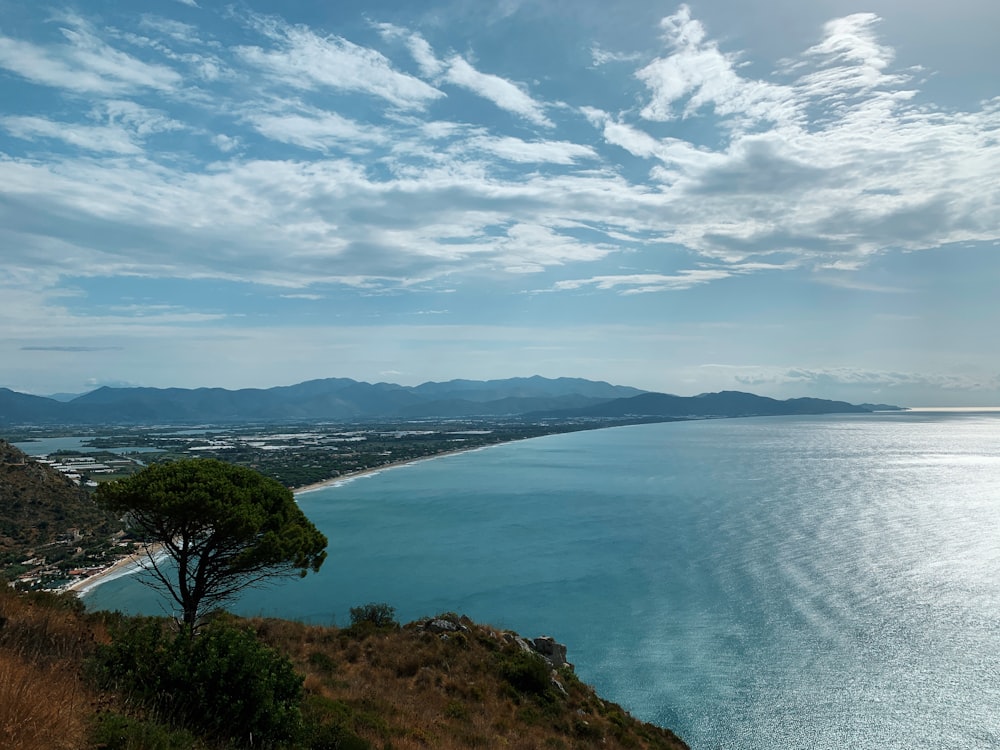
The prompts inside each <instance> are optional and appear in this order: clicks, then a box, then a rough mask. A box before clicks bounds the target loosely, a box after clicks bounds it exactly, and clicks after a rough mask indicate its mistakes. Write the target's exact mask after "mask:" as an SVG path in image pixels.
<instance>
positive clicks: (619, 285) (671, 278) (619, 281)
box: [554, 268, 732, 294]
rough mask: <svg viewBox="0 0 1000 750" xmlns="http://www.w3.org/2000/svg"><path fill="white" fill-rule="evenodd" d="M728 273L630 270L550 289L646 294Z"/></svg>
mask: <svg viewBox="0 0 1000 750" xmlns="http://www.w3.org/2000/svg"><path fill="white" fill-rule="evenodd" d="M729 276H732V273H731V272H730V271H728V270H726V269H722V268H711V269H710V268H701V269H686V270H683V271H679V272H678V273H676V274H659V273H633V274H621V275H617V276H594V277H592V278H589V279H572V280H567V281H560V282H557V283H556V285H555V287H554V289H555V290H556V291H572V290H576V289H582V288H584V287H594V288H596V289H605V290H621V292H620V293H621V294H646V293H649V292H665V291H677V290H682V289H690V288H691V287H694V286H698V285H699V284H707V283H709V282H711V281H718V280H719V279H725V278H728V277H729Z"/></svg>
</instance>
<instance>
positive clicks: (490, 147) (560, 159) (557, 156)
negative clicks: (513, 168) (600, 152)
mask: <svg viewBox="0 0 1000 750" xmlns="http://www.w3.org/2000/svg"><path fill="white" fill-rule="evenodd" d="M467 145H468V146H469V147H471V148H473V149H476V150H479V151H485V152H488V153H491V154H493V155H495V156H499V157H500V158H502V159H506V160H508V161H512V162H517V163H521V164H532V163H539V162H547V163H549V164H575V163H576V162H577V161H579V160H581V159H597V158H598V156H597V153H596V152H595V151H594V149H592V148H591V147H590V146H581V145H580V144H577V143H569V142H567V141H525V140H522V139H520V138H513V137H510V136H507V137H499V136H478V137H475V138H471V139H469V141H468V142H467Z"/></svg>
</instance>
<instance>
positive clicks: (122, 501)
mask: <svg viewBox="0 0 1000 750" xmlns="http://www.w3.org/2000/svg"><path fill="white" fill-rule="evenodd" d="M96 498H97V501H98V502H99V503H100V504H101V505H103V506H104V507H106V508H108V509H110V510H113V511H116V512H119V513H124V514H127V515H128V516H129V517H130V518H131V519H132V521H133V523H135V525H136V526H138V527H139V528H141V529H142V530H143V531H144V532H145V533H146V534H147V535H148V537H149V538H151V539H152V540H154V541H155V542H157V543H158V544H159V545H160V548H161V549H162V551H163V552H165V553H166V556H167V557H168V558H169V560H170V561H172V562H173V565H170V564H164V563H165V560H164V559H163V558H162V557H160V556H158V555H157V554H155V553H152V552H151V553H150V555H149V561H150V566H149V567H150V571H151V573H152V575H153V577H154V579H155V582H156V583H157V584H158V585H161V586H162V587H163V588H164V589H165V590H166V592H167V593H168V594H169V595H170V597H171V598H172V599H173V600H174V601H175V602H176V603H177V604H178V605H179V606H180V608H181V612H182V614H183V621H184V624H185V625H186V626H187V627H188V628H191V629H192V630H193V628H194V627H195V625H196V623H197V621H198V618H199V617H200V616H201V614H203V613H204V611H205V610H207V609H210V608H212V607H215V606H218V605H219V604H221V603H222V602H224V601H225V600H227V599H229V598H231V597H233V596H234V595H235V594H236V593H238V592H239V591H241V590H243V589H245V588H247V587H248V586H253V585H255V584H258V583H262V582H265V581H266V580H268V579H272V578H275V577H279V576H287V575H299V576H305V575H306V574H307V573H308V572H309V571H310V570H312V571H319V569H320V566H321V565H322V564H323V560H324V559H326V544H327V540H326V537H325V536H324V535H323V534H322V533H321V532H320V531H319V530H318V529H317V528H316V527H315V526H314V525H313V524H312V522H310V521H309V519H308V518H306V516H305V514H304V513H303V512H302V511H301V510H300V509H299V506H298V505H297V504H296V502H295V498H294V496H293V495H292V492H291V490H289V489H288V488H287V487H284V486H283V485H281V484H280V483H279V482H277V481H275V480H274V479H270V478H268V477H265V476H263V475H262V474H260V473H258V472H256V471H254V470H252V469H248V468H244V467H242V466H235V465H233V464H227V463H224V462H222V461H217V460H215V459H207V458H198V459H189V460H183V461H174V462H171V463H164V464H155V465H153V466H149V467H147V468H145V469H143V470H142V471H141V472H139V473H138V474H135V475H133V476H131V477H128V478H126V479H122V480H119V481H116V482H110V483H108V484H105V485H102V486H101V487H99V488H98V490H97V493H96Z"/></svg>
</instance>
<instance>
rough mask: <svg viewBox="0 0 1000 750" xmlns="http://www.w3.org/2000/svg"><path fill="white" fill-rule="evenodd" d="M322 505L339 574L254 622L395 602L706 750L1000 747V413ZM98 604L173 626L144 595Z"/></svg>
mask: <svg viewBox="0 0 1000 750" xmlns="http://www.w3.org/2000/svg"><path fill="white" fill-rule="evenodd" d="M298 500H299V503H300V505H301V507H302V508H303V510H304V511H305V512H306V514H307V515H308V516H309V517H310V518H311V519H312V520H313V522H314V523H316V525H317V526H319V527H320V528H321V529H322V530H323V531H324V533H326V534H327V536H328V537H329V540H330V547H329V558H328V559H327V561H326V563H325V565H324V567H323V570H322V571H321V572H320V573H319V574H316V575H310V576H308V577H307V578H305V579H302V580H296V581H291V582H287V583H283V584H281V585H278V586H272V587H269V588H265V589H261V590H254V591H251V592H247V593H246V595H245V596H243V597H242V598H241V599H239V600H238V601H236V602H234V604H233V606H232V607H231V609H233V610H234V611H236V612H238V613H241V614H247V615H264V616H275V617H286V618H291V619H300V620H304V621H308V622H313V623H318V624H337V625H344V624H347V622H348V610H349V608H350V607H352V606H357V605H358V604H363V603H366V602H383V601H384V602H387V603H389V604H390V605H392V606H394V607H395V608H396V610H397V615H398V617H399V619H400V620H401V621H407V620H412V619H417V618H419V617H422V616H428V615H433V614H437V613H440V612H445V611H454V612H458V613H461V614H466V615H468V616H470V617H472V618H473V619H474V620H477V621H480V622H484V623H490V624H492V625H495V626H498V627H505V628H510V629H512V630H517V631H518V632H521V633H522V634H524V635H528V636H535V635H541V634H547V635H552V636H554V637H555V638H556V639H557V640H559V641H560V642H563V643H565V644H567V646H568V648H569V654H568V658H569V660H570V661H571V662H574V663H575V664H576V668H577V673H578V674H579V676H580V677H581V679H583V680H584V681H585V682H588V683H590V684H592V685H594V686H595V688H596V689H597V690H598V692H599V694H600V695H601V696H602V697H604V698H605V699H608V700H612V701H614V702H616V703H620V704H621V705H623V706H624V707H625V708H626V709H627V710H629V711H630V712H631V713H632V714H633V715H635V716H637V717H639V718H641V719H644V720H646V721H651V722H654V723H656V724H660V725H663V726H667V727H669V728H671V729H672V730H674V731H675V732H677V733H678V734H679V735H680V736H681V737H682V738H684V739H685V741H687V742H688V743H689V744H690V745H691V747H692V748H695V749H696V750H701V749H706V748H748V749H749V748H755V749H756V748H759V749H761V750H779V749H780V750H787V749H788V748H810V749H813V748H817V749H819V748H831V749H832V748H841V747H845V746H848V747H854V748H862V749H870V750H875V749H876V748H878V749H879V750H881V749H885V748H890V749H891V748H899V750H902V749H903V748H906V749H907V750H909V748H922V747H928V748H930V747H934V748H942V747H946V748H978V747H983V748H986V747H997V746H1000V719H998V718H997V715H996V714H997V712H996V710H995V707H996V706H997V705H1000V678H998V675H1000V617H998V615H1000V575H998V571H1000V544H998V540H1000V414H997V413H990V412H989V411H983V410H977V411H974V412H969V411H950V412H933V411H920V412H917V411H912V412H898V413H878V414H865V415H830V416H823V417H763V418H747V419H719V420H703V421H691V422H672V423H663V424H650V425H636V426H629V427H615V428H608V429H602V430H594V431H586V432H577V433H570V434H562V435H551V436H547V437H541V438H533V439H530V440H524V441H517V442H513V443H505V444H502V445H498V446H492V447H489V448H483V449H478V450H476V451H470V452H466V453H458V454H451V455H447V456H442V457H438V458H435V459H434V460H419V461H415V462H412V463H409V464H405V465H400V466H394V467H391V468H386V469H382V470H379V471H376V472H373V473H370V474H366V475H362V476H357V477H353V478H349V479H347V480H344V481H340V482H337V483H336V484H333V485H330V486H327V487H323V488H319V489H314V490H311V491H308V492H304V493H300V494H299V495H298ZM84 601H85V602H86V603H87V605H88V606H89V607H91V608H110V609H122V610H124V611H129V612H144V613H149V614H162V613H164V612H165V610H164V600H162V599H161V598H159V597H157V596H156V595H155V593H154V592H152V591H151V590H150V589H149V588H147V587H145V586H143V585H142V584H140V583H139V582H138V581H136V579H135V577H122V578H118V579H115V580H110V581H107V582H105V583H103V584H102V585H100V586H99V587H97V588H95V589H93V590H91V591H90V592H88V593H87V595H86V596H85V599H84Z"/></svg>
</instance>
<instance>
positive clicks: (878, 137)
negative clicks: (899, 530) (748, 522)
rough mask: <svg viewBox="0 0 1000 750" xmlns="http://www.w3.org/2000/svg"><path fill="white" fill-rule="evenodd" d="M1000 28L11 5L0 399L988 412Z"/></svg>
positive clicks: (914, 7) (953, 5)
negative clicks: (530, 402)
mask: <svg viewBox="0 0 1000 750" xmlns="http://www.w3.org/2000/svg"><path fill="white" fill-rule="evenodd" d="M998 28H1000V4H998V3H996V2H994V0H954V1H953V2H950V3H947V4H942V3H931V2H924V1H923V0H906V1H905V2H904V1H903V0H871V1H870V2H867V3H866V4H864V5H858V4H855V3H852V2H846V1H844V0H817V1H816V2H810V3H802V2H797V1H796V2H792V0H762V1H761V2H756V3H746V2H742V1H737V0H711V1H710V2H702V3H699V2H691V3H689V4H686V5H679V4H673V3H662V4H657V3H650V2H648V0H644V1H642V2H639V1H637V0H620V1H619V2H610V3H609V2H607V1H606V0H603V1H602V2H597V1H596V0H573V2H569V1H568V0H535V1H534V2H527V1H524V2H522V1H520V0H506V1H504V0H499V1H495V2H490V3H485V2H471V1H468V0H442V2H411V1H407V2H403V1H402V0H398V1H396V2H392V1H389V0H381V1H380V0H371V1H368V2H364V3H361V2H337V3H320V2H302V1H300V0H285V2H281V3H274V2H265V1H264V0H250V1H249V2H237V3H234V4H222V3H213V2H208V0H143V1H142V2H120V1H119V2H111V1H109V0H104V1H101V0H76V2H69V3H55V4H50V3H47V2H36V0H31V1H30V2H29V1H28V0H20V1H17V2H14V1H12V0H0V258H2V260H3V263H2V266H0V386H5V387H9V388H13V389H15V390H19V391H24V392H30V393H39V394H47V393H56V392H81V391H85V390H89V389H91V388H93V387H95V386H99V385H105V384H111V385H126V384H127V385H146V386H158V387H170V386H178V387H197V386H221V387H227V388H239V387H268V386H273V385H286V384H291V383H296V382H299V381H302V380H307V379H311V378H320V377H353V378H357V379H359V380H368V381H380V380H386V381H392V382H397V383H402V384H417V383H420V382H423V381H426V380H448V379H451V378H475V379H486V378H501V377H512V376H527V375H533V374H540V375H545V376H549V377H558V376H575V377H587V378H593V379H600V380H608V381H611V382H615V383H621V384H627V385H633V386H637V387H641V388H648V389H651V390H660V391H667V392H673V393H679V394H684V395H688V394H694V393H700V392H705V391H714V390H721V389H740V390H750V391H754V392H757V393H762V394H765V395H771V396H776V397H782V398H784V397H790V396H801V395H815V396H820V397H827V398H844V399H847V400H851V401H856V402H860V401H886V402H894V403H901V404H908V405H996V404H1000V353H998V350H997V348H996V345H995V342H996V331H997V330H1000V303H998V299H1000V294H998V292H997V288H998V286H1000V284H998V282H1000V259H998V252H997V251H998V243H1000V179H998V178H997V175H1000V83H998V81H1000V79H998V77H997V74H998V73H1000V47H998V45H996V43H995V34H996V30H997V29H998Z"/></svg>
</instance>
